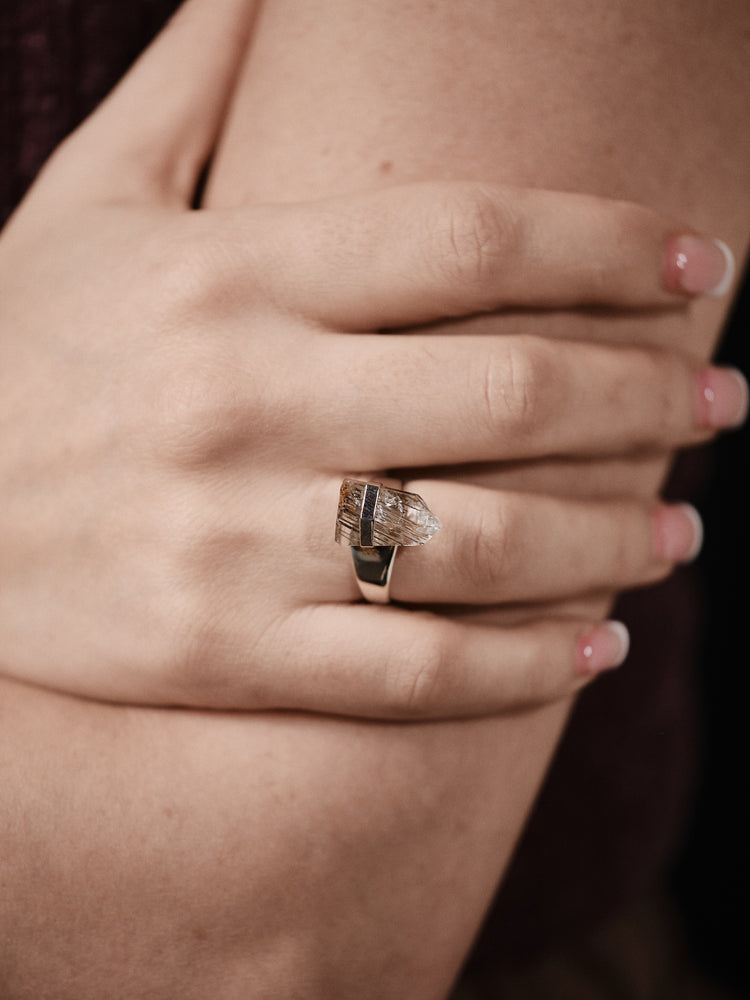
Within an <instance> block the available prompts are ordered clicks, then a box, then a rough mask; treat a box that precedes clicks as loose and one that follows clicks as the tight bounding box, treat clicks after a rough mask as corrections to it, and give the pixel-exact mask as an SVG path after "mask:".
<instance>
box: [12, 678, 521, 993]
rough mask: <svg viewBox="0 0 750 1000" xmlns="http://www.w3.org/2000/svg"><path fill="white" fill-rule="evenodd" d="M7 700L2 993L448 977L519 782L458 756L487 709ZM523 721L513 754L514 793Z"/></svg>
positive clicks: (480, 730)
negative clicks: (464, 720) (414, 720)
mask: <svg viewBox="0 0 750 1000" xmlns="http://www.w3.org/2000/svg"><path fill="white" fill-rule="evenodd" d="M0 697H1V698H2V705H3V726H2V730H1V731H0V762H2V764H1V767H0V814H2V816H3V851H2V853H1V855H0V880H1V881H2V884H3V893H2V899H1V900H0V925H1V926H2V930H3V948H2V950H1V951H0V992H2V995H3V997H7V998H8V1000H15V998H20V997H27V996H33V997H34V998H35V1000H48V998H49V1000H52V998H53V997H54V998H55V1000H58V998H68V997H69V998H70V1000H73V998H75V1000H99V998H101V997H102V996H103V995H107V996H108V997H112V998H119V997H125V996H133V995H139V996H140V995H142V994H143V995H145V994H146V993H148V995H149V996H150V997H154V1000H157V998H164V1000H173V998H174V997H175V996H176V995H177V994H178V993H179V995H180V997H184V998H185V1000H192V998H195V1000H204V998H205V997H208V996H211V997H217V998H219V997H220V998H222V1000H235V998H236V1000H240V998H241V1000H245V998H247V997H250V996H252V997H253V1000H257V998H262V997H269V998H276V997H280V996H304V997H305V998H306V1000H307V998H311V997H320V998H326V1000H331V998H334V997H342V998H348V997H353V996H357V997H362V998H366V997H372V998H376V997H377V998H382V997H386V996H394V997H402V996H409V997H410V998H412V997H413V998H418V997H435V996H439V995H441V992H444V990H445V989H446V987H447V983H448V982H449V981H450V978H451V976H452V975H453V972H454V969H455V966H456V965H457V963H458V962H459V961H460V958H461V954H462V951H463V949H464V948H465V947H466V945H467V937H468V935H469V934H470V932H471V927H472V925H473V923H474V922H475V921H476V919H477V914H478V913H480V912H481V911H482V909H483V907H484V906H485V905H486V902H487V896H488V894H489V892H490V891H491V885H490V884H488V881H487V880H488V878H491V876H492V873H493V872H494V871H496V869H497V867H498V865H499V864H500V863H501V862H502V853H503V851H504V850H505V846H504V844H505V843H507V841H508V834H507V833H506V832H505V831H503V819H502V814H503V812H504V811H505V809H506V808H507V805H506V804H505V803H506V799H507V797H509V798H510V800H511V802H513V801H514V799H515V796H514V791H513V786H511V788H510V789H508V790H504V794H503V796H498V795H497V794H496V792H497V787H498V786H497V781H496V779H495V778H494V776H493V775H492V774H491V772H490V770H489V769H488V768H486V767H483V766H477V767H475V766H474V765H473V763H472V759H471V758H472V756H473V755H474V754H479V755H481V756H482V757H483V758H485V759H488V758H490V757H491V756H492V753H493V745H494V743H495V736H494V733H493V725H492V724H491V723H472V724H470V726H469V727H468V728H467V727H466V726H464V725H462V724H458V723H457V724H455V725H453V724H450V725H449V724H446V725H441V726H431V725H428V726H425V727H424V728H423V729H421V730H416V729H415V728H414V727H406V726H388V725H378V724H372V725H369V724H368V725H364V724H360V723H350V722H346V721H338V722H335V721H331V720H318V719H314V718H309V717H308V718H306V717H303V716H296V717H294V716H241V715H236V716H226V715H219V714H211V713H207V714H203V713H189V712H187V713H183V712H163V711H159V710H153V711H152V710H144V709H139V710H130V709H123V708H115V707H110V706H104V705H96V704H94V703H84V702H78V701H76V700H73V699H68V698H65V697H62V696H57V695H51V694H46V693H43V692H40V691H37V690H33V689H29V688H24V687H22V686H16V685H13V684H10V683H8V682H2V684H0ZM513 730H515V733H516V741H515V746H514V745H513V742H512V740H511V735H510V733H511V731H513ZM521 732H522V727H521V726H515V727H513V726H512V725H511V726H510V728H509V729H508V730H506V735H505V738H506V748H505V749H506V758H505V759H507V760H508V761H510V760H513V761H514V763H515V765H516V767H517V768H518V769H519V772H520V773H519V778H520V781H519V784H520V786H521V787H524V786H526V785H528V784H529V779H532V780H533V775H529V774H526V773H525V772H526V771H527V769H528V764H527V762H526V760H525V753H524V752H523V750H524V743H523V740H522V739H521V738H520V734H521ZM441 774H445V775H446V777H445V778H443V779H439V780H436V779H438V776H439V775H441ZM459 778H460V779H461V780H459ZM481 799H483V800H485V802H486V803H488V804H487V805H486V807H485V808H484V809H483V810H482V811H481V813H480V812H477V813H476V814H474V813H473V812H472V810H475V809H476V804H477V802H478V801H479V800H481ZM514 805H515V808H518V803H517V802H515V803H514ZM478 848H479V850H478Z"/></svg>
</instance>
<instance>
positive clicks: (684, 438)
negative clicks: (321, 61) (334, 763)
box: [0, 2, 744, 718]
mask: <svg viewBox="0 0 750 1000" xmlns="http://www.w3.org/2000/svg"><path fill="white" fill-rule="evenodd" d="M224 6H225V8H226V10H225V15H226V16H225V17H224V19H223V20H222V18H221V17H217V9H216V5H215V4H213V5H212V4H208V3H205V2H204V3H200V2H195V3H192V4H188V5H187V6H186V8H185V9H184V10H183V11H182V12H181V14H180V16H179V17H178V18H177V20H176V22H175V23H174V24H173V25H172V26H171V27H170V28H169V29H168V30H167V31H166V32H165V33H164V35H163V36H162V37H161V38H160V39H159V40H158V41H157V43H156V44H155V46H154V47H153V48H152V49H151V50H150V51H149V52H148V53H147V55H146V56H145V58H144V59H143V60H142V61H141V62H140V64H139V65H138V66H137V67H136V68H135V70H134V71H133V72H132V73H131V74H130V75H129V77H128V78H127V79H126V81H125V82H124V84H123V85H122V86H121V87H120V88H118V90H117V91H116V92H115V93H114V95H113V96H112V97H111V98H110V99H109V101H108V102H107V103H106V104H105V105H104V106H103V108H102V109H101V110H100V112H99V113H97V114H96V115H95V116H94V117H93V118H92V119H91V120H89V122H87V123H86V124H85V125H84V126H83V127H82V129H81V130H80V131H79V132H78V133H77V134H76V135H74V136H73V137H72V138H71V139H70V140H68V142H67V143H65V144H64V146H63V147H61V149H60V150H59V152H58V153H57V154H56V155H55V156H54V157H53V159H52V161H51V162H50V164H49V165H48V167H47V168H46V170H45V172H44V174H43V175H42V177H41V179H40V180H39V182H38V183H37V185H36V186H35V188H34V189H33V191H32V193H31V195H30V196H29V198H28V199H27V201H26V202H25V203H24V205H23V206H22V207H21V209H20V210H19V212H18V213H17V215H16V216H15V217H14V219H13V220H12V221H11V223H10V224H9V227H8V229H7V230H6V232H5V233H4V234H3V238H2V241H0V270H1V273H2V277H3V287H4V288H5V289H6V292H5V294H4V296H3V301H2V304H1V305H0V330H1V331H2V341H1V343H2V347H1V350H2V367H1V368H0V371H1V372H2V375H1V376H0V379H1V382H2V388H1V390H0V398H1V399H2V403H1V404H0V405H1V406H2V410H1V411H0V412H1V413H2V434H3V447H2V459H1V460H0V461H1V462H2V467H1V469H0V481H1V482H2V509H3V512H4V517H3V523H2V530H1V532H0V566H1V569H0V572H1V574H2V588H1V589H0V637H1V639H2V666H3V669H4V670H5V672H6V673H8V674H11V675H13V676H16V677H20V678H22V679H25V680H29V681H33V682H37V683H40V684H45V685H50V686H53V687H61V688H65V689H68V690H71V691H74V692H77V693H82V694H87V695H91V696H94V697H100V698H108V699H115V700H120V699H122V700H128V701H136V702H154V703H161V704H163V703H168V704H175V703H176V704H185V705H203V706H217V707H233V708H271V707H284V708H304V709H313V710H318V711H327V712H343V713H353V714H364V715H374V716H383V717H395V718H403V717H424V716H440V715H454V714H471V713H484V712H495V711H499V710H503V709H506V708H508V707H513V706H518V705H519V704H529V703H533V702H536V701H540V700H545V699H549V698H553V697H557V696H561V695H565V694H568V693H570V692H571V691H573V690H574V689H575V688H576V687H578V686H580V685H581V684H583V683H585V681H586V680H587V679H588V678H589V677H590V676H592V675H593V674H594V673H595V672H597V671H598V670H599V669H604V668H606V667H608V666H612V665H615V664H616V663H617V662H619V661H620V660H621V659H622V656H623V655H624V652H625V650H624V648H623V645H622V642H621V638H620V633H619V631H618V630H617V629H612V628H611V627H610V626H608V625H604V626H602V625H600V624H598V623H596V622H594V621H591V620H582V619H578V618H569V619H559V620H555V619H548V620H544V621H541V620H532V621H530V622H527V623H525V624H522V625H518V626H516V627H513V628H503V629H501V628H498V627H488V626H483V625H478V624H468V623H467V622H461V621H460V620H454V619H450V618H446V617H441V616H438V615H434V614H431V613H428V612H422V613H415V612H414V611H411V610H405V609H401V608H395V607H389V608H376V607H368V606H362V605H355V604H352V602H353V601H354V600H355V599H356V598H357V596H358V595H357V590H356V587H355V585H354V582H353V577H352V572H351V567H350V564H349V555H348V553H347V552H346V551H345V550H342V549H338V548H336V547H335V546H334V545H333V541H332V535H333V519H334V515H335V509H336V499H337V493H338V487H339V484H340V481H341V479H342V478H343V477H344V476H346V475H349V474H352V473H360V472H365V473H367V474H368V475H369V476H373V475H374V476H377V475H378V474H381V470H386V469H394V468H399V467H410V468H414V467H417V468H419V467H424V466H435V465H437V466H442V465H445V464H452V463H456V462H478V463H481V462H497V461H509V460H526V459H530V458H546V457H549V456H573V457H576V456H579V457H580V456H583V457H588V456H593V455H596V456H610V455H629V454H632V453H634V452H637V451H642V450H649V449H656V450H661V449H666V448H670V447H674V446H677V445H682V444H689V443H692V442H696V441H700V440H704V439H706V438H707V437H708V436H710V434H711V433H712V432H713V431H714V430H715V429H716V428H719V427H722V426H728V425H731V424H733V423H735V422H736V421H737V420H738V419H739V418H740V416H741V411H742V408H743V405H744V397H743V387H742V383H741V382H740V381H739V380H738V378H737V376H736V375H735V374H733V373H730V372H725V371H721V370H719V369H716V368H711V369H705V370H696V368H695V366H694V365H692V364H691V363H690V362H689V361H687V360H686V359H685V358H683V357H681V356H679V355H678V354H676V353H672V354H670V353H666V352H658V351H655V350H648V349H640V348H631V349H624V348H614V347H608V346H601V345H592V344H583V343H573V342H567V341H566V342H557V343H550V342H548V341H547V340H545V339H543V338H537V337H529V336H524V337H513V336H504V337H492V336H488V337H445V336H440V335H438V334H433V333H430V332H429V331H425V332H424V333H423V334H422V335H419V336H413V337H386V336H381V335H377V334H375V333H372V332H367V331H372V330H375V329H382V328H386V327H388V328H395V327H400V326H406V325H411V324H415V323H428V322H430V321H433V320H439V319H442V318H445V317H448V316H451V317H454V316H461V315H470V314H474V313H478V312H488V311H492V310H495V309H499V308H502V307H505V306H527V305H535V306H537V307H538V306H549V307H556V308H559V307H566V306H575V305H579V304H603V305H605V304H606V305H614V306H622V307H636V306H637V307H656V306H663V307H664V308H669V307H670V306H671V305H675V304H677V303H679V302H680V301H682V297H683V296H684V294H685V293H687V292H691V293H695V292H697V291H700V290H709V288H711V287H713V286H714V285H715V284H716V283H717V282H718V281H719V280H720V279H721V270H720V269H721V260H719V258H722V255H721V253H720V252H719V251H717V249H716V247H715V245H714V244H712V243H709V242H704V241H701V240H697V239H695V238H694V237H686V236H680V235H675V232H676V230H675V229H674V227H673V226H670V225H669V224H668V223H667V222H666V221H665V220H663V219H662V218H660V217H659V216H657V215H655V214H653V213H651V212H648V211H645V210H643V209H640V208H637V207H635V206H632V205H623V204H616V203H608V202H605V201H601V200H598V199H593V198H582V197H580V196H570V195H558V194H551V193H543V192H531V191H517V190H513V191H511V190H507V189H498V188H492V187H486V186H481V185H473V184H436V185H414V186H409V187H404V188H393V189H390V190H388V191H383V192H379V193H375V194H368V195H362V196H356V197H354V196H353V197H349V198H346V199H340V200H331V201H327V202H320V203H311V204H304V205H292V206H290V205H287V206H260V207H257V208H252V209H246V210H242V211H239V212H233V213H226V212H225V213H222V212H205V211H200V212H194V211H190V210H189V204H190V201H191V199H192V197H193V192H194V189H195V185H196V183H197V180H198V177H199V174H200V171H201V169H202V167H203V164H204V162H205V159H206V157H207V156H208V155H209V153H210V150H211V148H212V145H213V142H214V139H215V135H216V132H217V129H218V127H219V125H220V122H221V116H222V111H223V108H224V105H225V102H226V97H227V93H228V90H229V88H230V86H231V82H232V78H233V70H234V64H233V60H234V59H236V57H237V55H238V52H239V51H240V50H241V42H242V40H241V38H240V32H238V30H237V29H238V27H239V26H243V25H245V23H246V20H247V16H248V15H247V12H246V11H245V10H244V6H243V5H242V4H239V3H230V2H227V3H226V4H225V5H224ZM209 33H212V34H211V35H209ZM208 37H212V39H213V43H212V44H211V45H208V44H207V41H206V40H207V38H208ZM230 40H231V44H230ZM208 51H210V52H217V53H219V52H224V53H226V52H229V53H230V56H226V55H225V56H224V57H222V58H223V61H222V64H221V65H218V64H217V63H216V62H212V60H216V59H218V58H219V57H218V56H212V57H210V58H208V59H207V60H205V59H204V60H203V62H202V65H203V67H204V69H203V71H202V72H201V73H196V74H195V76H194V77H192V78H191V79H185V78H184V74H182V73H181V72H180V68H181V66H182V65H185V64H187V63H188V62H189V61H190V59H191V53H192V54H193V56H194V55H195V53H196V52H201V53H204V52H208ZM199 62H200V61H199ZM190 64H191V65H192V63H190ZM167 94H168V95H169V96H168V99H167V97H166V96H164V97H163V100H160V98H161V97H162V95H167ZM147 95H158V96H157V97H150V98H149V101H148V102H147V103H144V102H145V101H146V96H147ZM686 249H687V250H688V251H689V252H687V253H686V252H685V251H686ZM717 253H718V255H719V256H718V257H717V256H716V254H717ZM680 254H682V257H681V256H680ZM683 258H684V259H683ZM722 259H723V258H722ZM678 265H680V266H678ZM355 332H356V336H354V335H352V334H353V333H355ZM707 390H708V391H707ZM405 488H407V489H410V490H414V491H416V492H420V493H422V494H423V495H424V496H425V498H426V499H427V500H428V502H429V503H430V505H431V506H432V507H433V509H434V510H435V512H436V513H437V514H438V515H439V516H440V518H441V519H442V521H443V524H444V528H443V531H442V532H441V533H440V534H439V535H438V536H437V538H436V539H434V540H433V541H432V542H431V543H430V544H429V545H427V546H425V547H424V548H420V549H418V550H413V551H407V552H404V553H402V554H401V555H400V556H399V562H398V564H397V566H396V570H395V574H394V582H393V596H394V598H396V599H397V600H399V601H403V602H408V603H410V604H434V603H440V604H450V605H461V604H477V603H482V604H488V605H489V604H497V603H505V602H525V603H527V604H532V605H533V604H536V603H539V604H540V606H541V605H545V604H548V603H549V602H551V601H556V600H562V599H567V598H570V597H575V596H577V595H579V594H585V593H588V592H590V591H597V590H601V589H611V588H621V587H625V586H632V585H636V584H639V583H643V582H646V581H651V580H655V579H658V578H659V577H661V576H663V575H664V574H666V573H667V572H668V571H669V569H670V568H671V566H672V565H673V564H674V563H675V562H677V561H680V560H682V559H686V558H690V556H691V555H692V554H693V553H694V551H695V549H696V545H697V543H698V540H699V539H698V533H697V530H696V525H695V519H694V517H693V515H691V514H690V513H689V512H687V511H686V510H685V509H683V508H681V507H667V506H665V505H658V506H656V507H654V506H653V505H652V504H650V503H644V502H641V501H637V500H632V499H619V500H616V501H607V502H601V501H581V500H573V499H567V500H566V499H561V498H557V499H555V498H551V497H543V496H538V497H531V496H520V495H517V494H512V493H496V492H495V491H492V490H484V489H482V488H480V487H477V486H467V485H461V484H452V483H441V482H439V481H437V480H428V481H415V482H410V483H408V484H407V485H406V487H405ZM571 570H573V572H571Z"/></svg>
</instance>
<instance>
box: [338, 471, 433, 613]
mask: <svg viewBox="0 0 750 1000" xmlns="http://www.w3.org/2000/svg"><path fill="white" fill-rule="evenodd" d="M439 530H440V521H438V519H437V518H436V517H435V515H434V514H433V513H432V511H431V510H430V508H429V507H428V506H427V504H426V503H425V502H424V500H423V499H422V497H420V496H418V495H417V494H416V493H407V492H406V491H405V490H395V489H391V488H390V487H388V486H384V485H383V484H382V483H370V482H362V481H361V480H359V479H345V480H344V481H343V483H342V484H341V491H340V494H339V509H338V514H337V516H336V541H337V542H338V543H339V544H340V545H350V546H351V550H352V558H353V560H354V572H355V574H356V576H357V584H358V585H359V589H360V592H361V594H362V596H363V597H364V599H365V600H366V601H370V602H371V603H373V604H387V603H388V601H389V600H390V582H391V570H392V569H393V561H394V559H395V558H396V549H397V548H398V547H399V545H424V544H425V542H429V540H430V539H431V538H432V536H433V535H435V534H437V532H438V531H439Z"/></svg>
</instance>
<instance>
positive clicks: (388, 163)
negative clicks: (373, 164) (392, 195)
mask: <svg viewBox="0 0 750 1000" xmlns="http://www.w3.org/2000/svg"><path fill="white" fill-rule="evenodd" d="M378 170H379V171H380V173H381V174H389V173H390V172H391V171H392V170H393V161H392V160H383V161H382V162H381V164H380V166H379V167H378Z"/></svg>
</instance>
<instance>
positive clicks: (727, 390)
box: [696, 368, 750, 430]
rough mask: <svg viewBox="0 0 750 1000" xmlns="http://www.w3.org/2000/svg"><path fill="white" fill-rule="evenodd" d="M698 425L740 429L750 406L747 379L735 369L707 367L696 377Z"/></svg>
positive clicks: (716, 428)
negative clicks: (749, 405)
mask: <svg viewBox="0 0 750 1000" xmlns="http://www.w3.org/2000/svg"><path fill="white" fill-rule="evenodd" d="M696 388H697V410H698V426H699V427H706V428H709V429H711V430H721V429H723V428H729V427H739V426H740V424H743V423H744V422H745V419H746V417H747V411H748V404H750V392H749V391H748V386H747V380H746V379H745V376H744V375H743V374H742V372H740V371H737V369H736V368H704V370H703V371H701V372H698V376H697V378H696Z"/></svg>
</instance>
